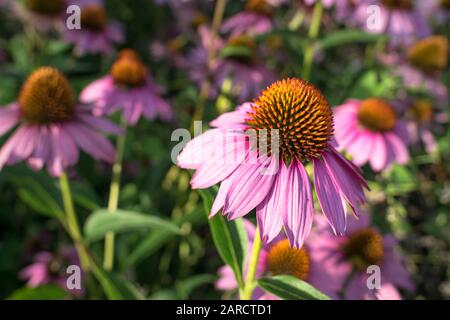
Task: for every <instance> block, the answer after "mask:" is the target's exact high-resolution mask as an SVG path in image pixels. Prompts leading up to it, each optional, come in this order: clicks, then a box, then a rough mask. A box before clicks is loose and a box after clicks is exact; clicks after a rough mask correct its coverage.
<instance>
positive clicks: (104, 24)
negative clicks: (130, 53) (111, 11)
mask: <svg viewBox="0 0 450 320" xmlns="http://www.w3.org/2000/svg"><path fill="white" fill-rule="evenodd" d="M70 2H71V4H75V5H79V6H80V8H81V28H80V29H72V30H70V29H65V30H64V36H63V37H64V40H65V41H67V42H69V43H72V44H74V45H75V52H76V53H77V54H79V55H84V54H98V53H102V54H107V53H110V52H111V51H112V49H113V44H115V43H122V42H123V41H124V34H123V30H122V26H121V25H120V24H119V23H117V22H115V21H110V20H109V19H108V15H107V13H106V10H105V8H104V6H103V2H102V1H101V0H71V1H70Z"/></svg>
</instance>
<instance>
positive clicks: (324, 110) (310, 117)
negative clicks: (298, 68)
mask: <svg viewBox="0 0 450 320" xmlns="http://www.w3.org/2000/svg"><path fill="white" fill-rule="evenodd" d="M247 116H248V118H247V124H248V125H249V127H250V128H253V129H255V130H257V131H259V130H264V129H265V130H267V132H268V134H269V136H268V137H267V145H268V148H269V150H270V148H271V146H270V145H271V140H272V139H271V137H270V130H271V129H277V130H278V136H279V137H278V138H279V142H278V143H279V148H280V155H281V157H282V158H283V159H284V160H285V161H286V162H289V161H291V160H293V159H294V158H296V159H297V160H299V161H306V160H308V159H312V158H317V157H320V155H321V154H322V152H324V151H325V150H326V149H327V148H328V142H329V140H330V139H331V137H332V135H333V114H332V112H331V108H330V105H329V104H328V101H327V100H326V99H325V97H324V96H323V95H322V94H321V93H320V91H319V90H318V89H317V88H316V87H314V86H313V85H311V84H309V83H308V82H306V81H304V80H302V79H297V78H292V79H286V80H282V81H278V82H276V83H274V84H272V85H271V86H269V87H268V88H267V89H266V90H264V91H263V92H262V93H261V95H260V96H259V97H258V98H257V99H256V100H255V101H254V103H253V106H252V110H251V111H250V112H249V113H248V115H247ZM258 136H261V134H259V135H258Z"/></svg>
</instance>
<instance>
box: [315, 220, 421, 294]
mask: <svg viewBox="0 0 450 320" xmlns="http://www.w3.org/2000/svg"><path fill="white" fill-rule="evenodd" d="M316 218H317V219H316V226H317V231H316V232H315V233H313V234H312V235H311V237H310V239H308V243H309V244H310V246H311V251H314V252H320V255H321V261H323V262H326V263H327V265H328V266H329V267H330V268H332V269H334V272H335V274H339V275H340V276H341V277H342V276H344V277H345V278H346V279H347V280H346V284H345V287H344V288H342V289H341V292H342V294H343V297H342V298H344V299H349V300H359V299H386V300H397V299H401V296H400V294H399V292H398V290H397V288H402V289H406V290H413V289H414V284H413V283H412V281H411V278H410V275H409V273H408V271H407V270H406V268H405V267H404V259H403V258H402V257H401V256H400V255H399V254H398V253H397V251H396V249H397V244H398V240H397V239H396V238H395V237H394V236H393V235H390V234H387V235H384V236H383V235H382V234H380V232H379V231H378V230H377V229H376V228H375V227H372V226H371V225H370V216H369V215H368V214H361V215H360V217H359V219H355V218H354V217H351V218H349V220H348V230H347V234H346V235H345V236H342V237H336V236H335V235H334V234H333V233H332V232H331V230H330V228H329V226H328V224H327V223H326V221H324V219H323V218H321V217H320V216H318V215H317V216H316ZM373 266H378V267H379V270H380V276H381V279H380V283H379V284H380V285H381V286H380V287H379V288H376V287H372V286H368V277H369V276H371V273H368V272H367V270H368V269H367V268H369V267H373ZM371 283H372V282H371Z"/></svg>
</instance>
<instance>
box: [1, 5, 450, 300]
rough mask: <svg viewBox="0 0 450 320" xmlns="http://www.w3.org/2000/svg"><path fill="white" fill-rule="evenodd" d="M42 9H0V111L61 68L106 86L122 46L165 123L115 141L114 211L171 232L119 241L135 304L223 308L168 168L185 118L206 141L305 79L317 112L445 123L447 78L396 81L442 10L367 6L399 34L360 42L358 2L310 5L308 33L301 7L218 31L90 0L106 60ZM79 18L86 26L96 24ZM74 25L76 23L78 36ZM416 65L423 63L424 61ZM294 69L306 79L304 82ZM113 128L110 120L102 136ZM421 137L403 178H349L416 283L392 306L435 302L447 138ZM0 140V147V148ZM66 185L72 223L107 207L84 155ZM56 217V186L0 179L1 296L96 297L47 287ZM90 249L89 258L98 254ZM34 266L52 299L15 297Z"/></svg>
mask: <svg viewBox="0 0 450 320" xmlns="http://www.w3.org/2000/svg"><path fill="white" fill-rule="evenodd" d="M51 2H53V3H56V2H59V1H56V0H55V1H44V0H41V1H38V0H34V1H33V0H23V1H22V0H6V1H5V0H0V105H1V106H5V105H7V104H9V103H11V102H13V101H16V99H17V96H18V94H19V92H20V88H21V86H22V84H23V82H24V81H25V79H26V78H27V76H28V75H29V74H30V73H31V72H32V71H33V70H35V69H36V68H38V67H40V66H54V67H56V68H58V69H59V70H61V71H62V72H63V73H64V74H65V75H66V76H67V77H68V79H69V81H70V83H71V84H72V86H73V87H74V88H75V90H76V91H77V92H78V93H79V92H80V91H81V90H82V89H83V88H84V87H86V86H87V85H88V84H90V83H92V82H93V81H94V80H96V79H99V78H101V77H103V76H104V75H106V74H108V73H109V70H110V67H111V65H112V63H113V62H114V60H115V58H116V56H117V52H118V51H119V50H120V49H123V48H132V49H134V50H136V51H137V52H138V53H139V54H140V56H141V58H142V60H143V61H144V62H145V64H146V65H147V67H148V69H149V72H150V74H151V77H152V79H153V81H154V82H155V83H156V84H158V85H159V86H160V87H161V92H160V95H161V97H162V98H163V99H164V100H165V101H167V102H168V103H169V104H170V106H171V108H172V110H173V114H174V117H173V119H172V120H170V121H169V122H164V121H160V120H155V121H147V120H145V119H142V120H141V121H140V122H139V123H138V124H137V125H136V126H133V127H131V128H129V129H128V132H127V137H126V148H125V160H124V168H123V181H122V190H121V195H120V207H121V208H122V209H125V210H132V211H136V212H144V213H148V214H152V215H155V216H159V217H163V218H167V219H170V220H171V221H172V222H174V223H176V224H177V225H178V226H180V228H181V229H182V230H183V235H182V236H179V235H170V234H166V233H164V232H148V231H146V230H135V231H133V232H127V233H123V234H120V235H118V237H117V243H116V246H117V248H116V264H115V272H116V273H117V274H120V275H121V276H122V277H123V278H125V279H126V281H127V282H129V283H131V284H132V285H133V286H134V287H135V288H136V290H138V291H139V292H140V293H141V294H142V295H143V296H146V297H149V298H167V299H176V298H180V299H187V298H191V299H219V298H225V299H228V298H233V297H234V293H232V292H223V291H220V290H217V289H216V288H215V286H214V282H215V281H216V280H217V277H218V276H217V270H218V269H219V268H220V266H221V265H223V263H222V262H221V260H220V257H219V256H218V254H217V252H216V249H215V247H214V245H213V241H212V239H211V234H210V232H209V227H208V222H207V218H206V214H205V212H204V210H205V209H204V204H203V201H202V199H201V197H200V196H199V194H198V193H196V192H193V191H192V190H190V187H189V179H190V174H189V172H187V171H186V170H184V171H182V170H180V169H178V168H177V167H176V166H175V165H174V164H173V163H172V161H171V158H170V154H171V150H172V148H173V146H174V145H175V144H176V142H172V141H171V134H172V132H173V130H175V129H176V128H190V126H191V121H192V119H193V118H197V119H201V118H202V119H203V120H204V126H205V128H206V127H207V123H208V122H209V121H211V120H212V119H214V118H215V117H217V116H218V115H219V114H221V113H224V112H227V111H231V110H233V109H234V108H235V106H237V105H239V104H241V103H243V102H245V101H251V100H253V99H254V98H256V97H257V96H258V94H259V93H260V92H261V90H262V89H264V88H265V87H266V86H267V85H269V84H270V83H272V82H273V81H275V80H278V79H283V78H287V77H301V76H302V77H305V74H306V76H307V77H308V78H309V80H310V81H311V82H312V83H314V84H315V85H316V86H317V87H318V88H320V90H321V91H322V93H323V94H324V95H325V96H326V97H327V99H328V100H329V102H330V104H331V105H332V106H339V105H341V104H342V103H344V102H345V101H346V100H348V99H350V98H354V99H366V98H368V97H383V98H385V99H393V100H402V101H410V100H411V99H413V100H418V99H422V100H426V101H427V102H429V104H431V105H432V109H433V111H432V112H433V114H437V113H440V114H444V115H446V116H448V115H449V114H450V109H449V106H448V99H447V89H448V86H449V83H450V73H449V69H448V66H447V65H446V64H444V65H442V63H441V64H439V68H438V70H433V72H429V70H428V71H423V75H422V76H423V79H425V80H424V81H428V82H426V83H427V85H425V86H422V85H415V84H414V83H413V84H411V83H410V82H409V80H411V79H412V78H413V77H415V76H417V74H416V73H414V75H413V74H408V73H407V74H406V75H405V73H403V71H404V69H402V68H403V66H408V65H411V64H414V63H413V62H414V61H413V60H411V59H409V60H408V54H407V52H408V48H410V47H411V46H412V45H413V44H414V43H416V42H417V41H419V40H421V39H424V38H426V37H428V36H431V35H440V36H442V37H444V38H445V39H448V36H449V34H450V30H449V27H448V26H449V20H448V18H449V16H448V14H449V10H448V9H449V8H448V1H417V2H414V1H398V2H405V3H407V4H405V5H404V7H401V5H398V6H400V7H395V4H393V3H396V2H397V1H371V4H373V5H378V6H379V7H381V9H382V10H388V11H389V10H391V11H392V12H394V11H395V12H397V13H398V11H399V10H401V13H402V15H401V17H402V19H400V21H401V22H399V23H400V24H402V23H403V27H404V29H401V26H400V27H398V28H400V29H401V30H400V31H399V30H397V29H398V28H397V29H396V28H395V27H392V26H385V25H384V24H383V23H384V22H382V26H380V25H376V26H375V27H374V28H372V29H371V27H370V23H369V24H368V23H367V19H366V20H360V15H359V13H358V12H360V11H361V10H363V9H361V8H359V6H361V5H362V4H366V5H367V1H363V0H361V1H345V0H342V1H339V0H336V1H325V0H324V1H323V3H322V6H321V9H320V10H321V16H320V20H319V26H318V27H317V32H314V30H315V29H314V27H312V26H311V25H312V24H314V23H315V22H314V21H317V19H316V20H315V19H313V17H314V16H316V14H317V11H316V12H315V10H318V9H317V8H316V7H315V1H314V0H312V1H307V0H303V1H301V0H298V1H281V0H280V1H274V0H273V1H269V0H267V1H243V0H242V1H238V0H236V1H235V0H233V1H226V6H225V11H224V13H223V19H219V18H218V13H217V7H216V5H217V1H208V0H159V1H158V0H134V1H121V0H106V1H103V2H100V1H94V2H95V3H96V5H99V6H102V7H103V8H104V10H105V17H106V18H105V19H107V20H106V21H107V22H104V23H112V22H114V23H115V24H117V26H118V28H119V30H120V33H122V37H119V38H120V39H115V40H114V39H109V38H108V37H107V36H105V37H106V40H105V41H107V42H110V47H106V48H103V49H102V50H98V52H90V51H89V50H86V48H82V45H81V44H80V43H78V42H77V41H73V39H72V38H70V37H68V36H67V33H68V31H67V27H66V26H65V21H66V19H67V17H68V15H67V14H66V13H65V10H64V8H66V7H67V5H68V4H69V3H74V4H77V3H78V2H77V1H61V3H62V4H63V6H62V7H61V8H63V10H61V9H58V6H56V9H55V7H53V6H52V5H51V4H49V3H51ZM81 2H83V1H81ZM425 2H426V3H427V4H428V5H425V6H424V4H425ZM40 3H41V4H40ZM369 4H370V3H369ZM432 4H433V5H434V6H432ZM364 8H367V6H366V7H364ZM215 10H216V22H215V23H216V25H215V24H214V23H213V17H214V16H215ZM383 12H384V11H382V12H381V14H384V13H383ZM243 14H245V15H243ZM391 14H392V15H391V16H390V17H391V18H394V16H395V15H394V13H391ZM415 14H419V15H420V16H421V19H422V18H423V21H424V23H426V26H420V27H417V28H416V26H414V25H411V24H413V22H414V21H415V22H417V21H418V20H417V17H416V16H415ZM409 18H410V19H411V20H408V19H409ZM86 19H88V18H86ZM91 19H92V20H89V21H90V23H91V24H92V23H94V24H95V23H100V22H101V18H98V17H97V18H95V17H93V18H92V17H91ZM95 19H97V20H95ZM232 19H233V20H232ZM89 21H88V20H84V22H83V19H82V25H83V23H85V26H88V25H89ZM99 21H100V22H99ZM217 23H218V24H219V25H217ZM404 30H408V32H404ZM81 31H83V29H82V30H81ZM215 33H216V34H215ZM71 39H72V40H71ZM212 39H213V45H214V47H213V48H214V49H211V47H212V46H211V40H212ZM446 41H447V51H446V52H445V55H446V56H445V57H437V58H436V59H441V60H442V59H444V60H445V61H446V60H447V56H448V40H446ZM88 47H89V46H88ZM91 47H94V46H91ZM94 51H95V50H94ZM422 55H423V56H422V57H421V58H422V59H423V60H425V61H426V60H427V59H428V58H429V57H431V56H433V53H431V52H428V51H427V52H425V53H423V54H422ZM308 59H311V61H312V62H311V64H310V66H311V70H305V68H304V66H305V60H306V61H307V60H308ZM430 59H431V58H430ZM418 65H420V63H418V64H416V65H415V66H416V67H417V66H418ZM416 69H417V70H419V69H420V68H418V67H417V68H416ZM417 70H416V71H417ZM417 72H421V71H417ZM420 79H422V78H420ZM421 84H422V82H421ZM119 118H120V117H119V115H117V114H114V115H112V116H111V119H113V120H114V121H116V122H117V123H119ZM443 118H444V119H446V117H443ZM419 120H420V119H419ZM419 120H417V121H419ZM0 121H1V119H0ZM411 121H412V120H411ZM430 121H432V120H430ZM427 125H428V127H427V128H428V129H429V130H430V132H431V133H432V135H433V137H434V139H435V142H436V147H435V148H433V150H427V148H426V146H425V145H424V143H422V142H421V141H419V142H418V143H416V144H410V146H409V152H410V160H409V162H408V163H407V164H404V165H399V164H395V163H394V164H393V165H392V166H391V167H390V168H389V169H386V170H383V171H381V172H374V171H373V170H372V168H371V167H370V166H369V165H365V166H363V170H364V177H365V178H366V179H367V180H368V182H369V185H370V188H371V191H370V192H368V193H367V197H368V201H369V206H368V207H369V209H368V210H369V212H370V213H371V215H372V220H373V224H374V225H376V226H377V227H378V228H379V229H380V230H381V231H382V232H383V233H392V234H393V235H395V237H397V238H398V239H399V241H400V247H401V248H400V250H401V254H402V256H404V257H405V261H406V267H407V269H408V271H409V272H410V273H411V277H412V279H413V282H414V283H415V285H416V288H415V290H414V291H412V292H411V291H408V292H402V295H403V297H404V298H407V299H449V298H450V264H449V262H450V125H449V124H448V122H446V121H445V120H444V121H443V122H431V123H428V124H427ZM7 137H8V135H7V134H4V135H2V136H1V137H0V146H1V145H3V144H4V142H5V141H6V139H7ZM69 173H70V177H71V179H72V181H73V183H72V188H73V192H74V199H75V203H76V206H77V210H78V214H79V219H80V224H81V225H83V224H84V221H86V219H87V218H88V216H89V215H90V213H91V212H93V211H94V210H96V209H98V208H101V207H105V206H106V203H107V200H108V195H109V182H110V179H111V168H110V165H108V164H105V163H101V162H98V161H94V160H93V159H91V158H90V157H88V156H85V155H83V156H82V157H81V159H80V161H79V163H78V165H77V166H76V168H72V169H71V170H70V172H69ZM55 207H56V208H58V207H61V199H60V197H59V193H58V184H57V183H56V182H55V181H54V179H53V178H51V177H49V176H48V174H47V173H46V172H34V171H32V170H30V169H29V168H28V167H27V166H26V165H25V164H18V165H15V166H6V167H4V168H3V169H2V170H1V171H0V252H1V254H0V297H1V298H3V299H6V298H17V299H26V298H33V297H36V296H39V297H40V298H49V299H50V298H71V299H72V298H73V299H78V298H88V299H101V298H104V297H105V296H104V293H103V292H102V290H101V289H99V287H98V285H97V283H96V280H95V279H94V278H92V276H91V275H86V277H84V278H83V283H84V284H85V286H84V287H85V290H83V292H81V293H79V295H75V296H73V295H72V294H70V293H67V292H66V291H64V290H62V291H61V290H59V289H57V288H56V287H58V281H59V280H58V278H59V277H61V275H63V274H64V272H65V271H64V270H65V269H64V266H65V265H68V264H71V262H73V261H76V255H74V253H73V247H72V244H71V241H70V239H69V238H68V236H67V235H66V233H65V232H64V230H63V229H62V228H61V226H60V225H59V223H58V221H57V219H55V217H54V208H55ZM91 249H92V252H93V254H94V255H96V256H98V257H101V256H102V250H103V244H102V242H101V241H97V242H94V243H92V244H91ZM42 253H46V255H45V257H42ZM37 262H42V264H41V265H40V266H39V268H40V269H39V268H38V270H37V271H36V270H34V272H38V273H39V272H42V273H45V274H46V277H47V279H51V280H49V281H48V282H49V283H52V284H53V285H52V286H46V287H44V288H43V289H42V286H41V289H39V290H37V289H36V287H35V286H34V287H35V288H34V289H33V288H32V287H33V285H30V277H31V276H30V274H29V272H30V270H29V269H27V268H29V267H30V266H31V265H35V264H36V263H37ZM24 270H28V271H29V272H26V271H24ZM34 276H37V275H36V274H35V275H34ZM36 281H37V280H36Z"/></svg>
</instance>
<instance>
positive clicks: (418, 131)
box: [395, 98, 448, 153]
mask: <svg viewBox="0 0 450 320" xmlns="http://www.w3.org/2000/svg"><path fill="white" fill-rule="evenodd" d="M395 107H396V109H397V110H399V111H401V112H402V113H403V114H404V116H405V121H406V124H407V130H408V135H409V140H410V143H411V145H412V146H414V147H416V148H417V147H419V146H420V144H421V143H422V144H423V146H424V147H425V151H426V152H427V153H434V152H436V151H437V142H436V139H435V137H434V134H435V133H441V134H442V132H443V131H444V124H446V123H448V116H447V114H446V113H445V111H443V110H440V109H439V108H438V107H437V106H435V105H433V104H432V102H431V101H430V100H429V99H423V98H420V99H419V98H418V99H412V98H409V99H404V100H400V101H395Z"/></svg>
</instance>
